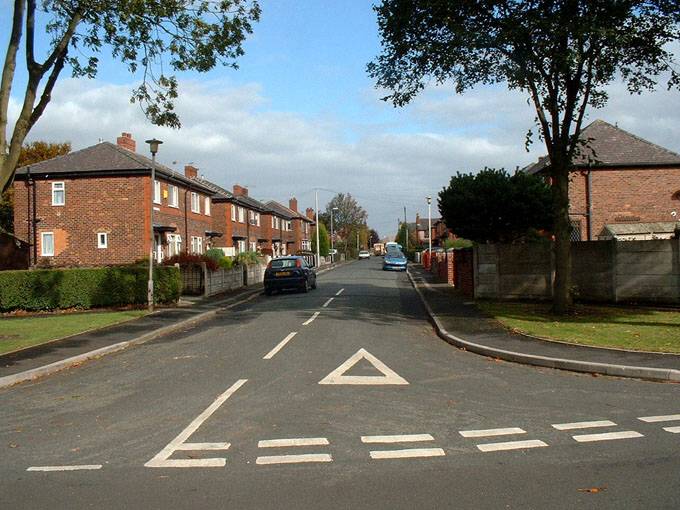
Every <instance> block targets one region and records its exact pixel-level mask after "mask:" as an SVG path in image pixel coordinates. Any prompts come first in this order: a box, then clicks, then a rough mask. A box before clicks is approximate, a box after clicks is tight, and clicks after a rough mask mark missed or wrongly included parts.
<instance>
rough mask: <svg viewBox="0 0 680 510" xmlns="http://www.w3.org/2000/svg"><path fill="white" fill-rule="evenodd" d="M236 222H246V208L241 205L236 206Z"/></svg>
mask: <svg viewBox="0 0 680 510" xmlns="http://www.w3.org/2000/svg"><path fill="white" fill-rule="evenodd" d="M238 222H239V223H245V222H246V210H245V209H244V208H243V207H239V208H238Z"/></svg>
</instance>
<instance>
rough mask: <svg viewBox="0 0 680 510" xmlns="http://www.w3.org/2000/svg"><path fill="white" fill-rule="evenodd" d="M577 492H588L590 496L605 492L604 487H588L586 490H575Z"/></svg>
mask: <svg viewBox="0 0 680 510" xmlns="http://www.w3.org/2000/svg"><path fill="white" fill-rule="evenodd" d="M576 490H577V491H579V492H588V493H590V494H597V493H598V492H604V491H606V490H607V488H606V487H590V488H588V489H576Z"/></svg>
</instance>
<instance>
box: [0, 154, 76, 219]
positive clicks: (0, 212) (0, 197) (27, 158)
mask: <svg viewBox="0 0 680 510" xmlns="http://www.w3.org/2000/svg"><path fill="white" fill-rule="evenodd" d="M69 152H71V144H70V143H69V142H64V143H49V142H41V141H37V142H33V143H29V144H26V145H24V146H23V147H22V148H21V153H20V154H19V161H18V163H17V168H19V167H22V166H26V165H32V164H34V163H39V162H40V161H45V160H46V159H52V158H56V157H57V156H63V155H64V154H68V153H69ZM13 229H14V189H13V188H7V190H5V192H4V193H2V194H0V230H4V231H5V232H13V231H14V230H13Z"/></svg>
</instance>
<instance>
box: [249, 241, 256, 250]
mask: <svg viewBox="0 0 680 510" xmlns="http://www.w3.org/2000/svg"><path fill="white" fill-rule="evenodd" d="M250 251H257V243H255V242H252V241H251V243H250Z"/></svg>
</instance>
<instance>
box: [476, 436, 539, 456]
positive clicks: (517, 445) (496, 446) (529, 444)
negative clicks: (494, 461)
mask: <svg viewBox="0 0 680 510" xmlns="http://www.w3.org/2000/svg"><path fill="white" fill-rule="evenodd" d="M542 446H548V445H547V444H546V443H544V442H543V441H539V440H538V439H532V440H529V441H508V442H506V443H487V444H478V445H477V448H479V449H480V450H481V451H483V452H485V453H486V452H498V451H503V450H523V449H525V448H540V447H542Z"/></svg>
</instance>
